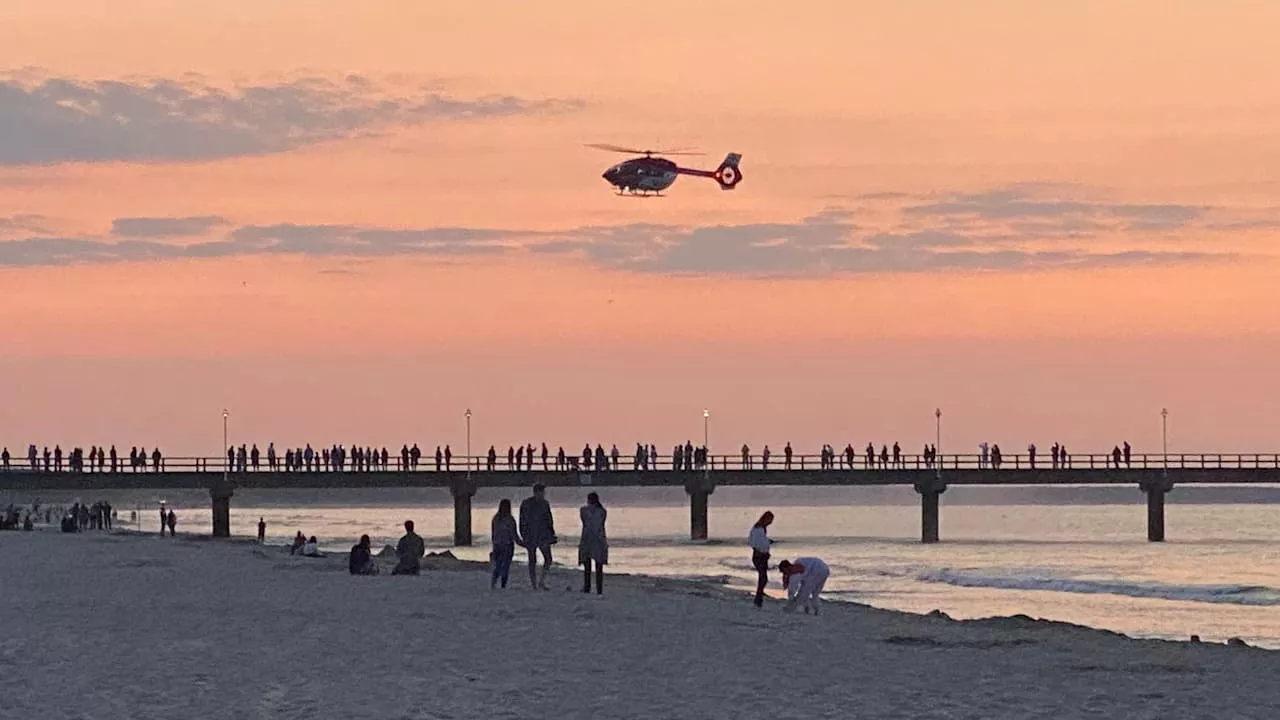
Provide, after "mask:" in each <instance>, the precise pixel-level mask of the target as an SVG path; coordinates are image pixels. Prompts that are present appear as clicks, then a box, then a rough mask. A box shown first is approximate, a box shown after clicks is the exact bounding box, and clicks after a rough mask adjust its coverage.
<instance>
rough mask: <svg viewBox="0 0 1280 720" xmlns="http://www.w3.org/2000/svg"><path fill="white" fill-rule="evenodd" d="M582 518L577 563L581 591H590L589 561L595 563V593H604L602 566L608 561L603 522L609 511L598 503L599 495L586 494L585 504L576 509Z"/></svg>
mask: <svg viewBox="0 0 1280 720" xmlns="http://www.w3.org/2000/svg"><path fill="white" fill-rule="evenodd" d="M578 515H579V516H581V518H582V538H581V539H580V540H579V541H578V563H579V564H581V565H582V592H584V593H589V592H591V563H592V562H593V561H594V562H595V565H596V594H597V595H603V594H604V566H605V565H606V564H607V563H608V562H609V538H608V537H607V536H606V535H605V531H604V524H605V520H607V519H608V518H609V511H608V510H605V509H604V505H601V504H600V496H599V495H597V494H596V493H588V494H587V504H586V505H583V506H582V508H581V509H580V510H579V511H578Z"/></svg>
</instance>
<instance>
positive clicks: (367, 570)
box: [347, 535, 378, 575]
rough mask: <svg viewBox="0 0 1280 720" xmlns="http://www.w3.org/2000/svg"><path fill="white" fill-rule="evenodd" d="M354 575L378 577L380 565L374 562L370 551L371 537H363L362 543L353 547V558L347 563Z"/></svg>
mask: <svg viewBox="0 0 1280 720" xmlns="http://www.w3.org/2000/svg"><path fill="white" fill-rule="evenodd" d="M347 566H348V567H349V568H350V569H351V574H352V575H377V574H378V564H377V563H375V562H374V561H373V553H372V551H371V550H370V549H369V536H368V535H361V536H360V542H358V543H356V544H355V545H352V546H351V558H350V560H349V561H348V562H347Z"/></svg>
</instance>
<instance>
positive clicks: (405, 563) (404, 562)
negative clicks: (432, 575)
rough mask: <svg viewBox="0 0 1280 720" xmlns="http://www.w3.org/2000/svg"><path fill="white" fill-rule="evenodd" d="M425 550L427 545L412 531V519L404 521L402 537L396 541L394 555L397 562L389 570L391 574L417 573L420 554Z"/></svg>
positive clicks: (420, 565)
mask: <svg viewBox="0 0 1280 720" xmlns="http://www.w3.org/2000/svg"><path fill="white" fill-rule="evenodd" d="M426 552H427V545H426V543H424V542H423V541H422V538H421V537H419V536H418V534H417V533H415V532H414V531H413V521H412V520H405V521H404V537H402V538H400V542H398V543H396V557H397V558H399V562H397V563H396V566H395V568H394V569H393V570H392V571H391V574H392V575H417V574H418V572H419V571H420V570H421V568H422V556H423V555H424V554H426Z"/></svg>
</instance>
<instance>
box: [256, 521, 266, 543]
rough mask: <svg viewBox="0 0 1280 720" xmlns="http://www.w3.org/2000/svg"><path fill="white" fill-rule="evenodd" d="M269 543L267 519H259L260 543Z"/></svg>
mask: <svg viewBox="0 0 1280 720" xmlns="http://www.w3.org/2000/svg"><path fill="white" fill-rule="evenodd" d="M266 541H267V520H266V518H262V517H259V518H258V543H259V544H262V543H265V542H266Z"/></svg>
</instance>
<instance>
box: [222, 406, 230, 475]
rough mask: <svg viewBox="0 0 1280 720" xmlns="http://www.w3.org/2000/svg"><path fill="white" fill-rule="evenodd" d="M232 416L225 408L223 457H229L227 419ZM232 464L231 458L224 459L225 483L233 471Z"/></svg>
mask: <svg viewBox="0 0 1280 720" xmlns="http://www.w3.org/2000/svg"><path fill="white" fill-rule="evenodd" d="M230 417H231V413H229V412H227V409H226V408H223V409H222V452H223V453H224V455H223V458H227V456H226V455H225V453H226V452H227V451H228V448H230V447H231V444H230V443H229V442H228V440H227V419H228V418H230ZM230 466H231V460H230V459H229V458H228V459H224V460H223V461H222V482H224V483H225V482H227V475H229V474H230V472H231V467H230Z"/></svg>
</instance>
